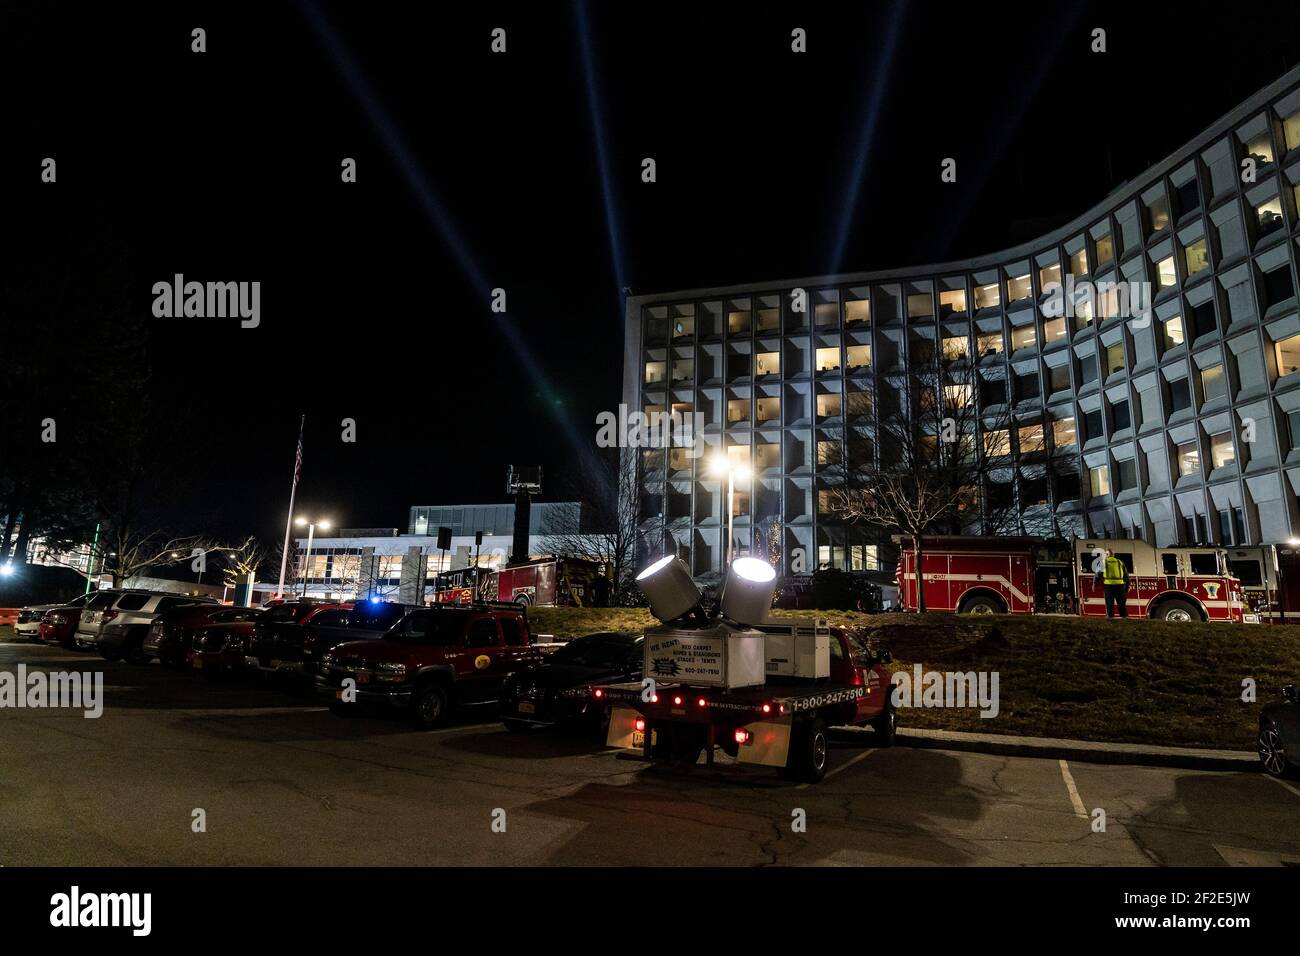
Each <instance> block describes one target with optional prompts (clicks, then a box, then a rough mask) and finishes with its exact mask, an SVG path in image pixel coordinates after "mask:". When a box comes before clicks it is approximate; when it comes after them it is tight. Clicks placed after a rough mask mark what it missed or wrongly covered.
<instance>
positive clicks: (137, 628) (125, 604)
mask: <svg viewBox="0 0 1300 956" xmlns="http://www.w3.org/2000/svg"><path fill="white" fill-rule="evenodd" d="M193 604H202V605H206V606H210V607H211V608H212V609H213V610H214V611H215V610H219V609H220V608H221V604H220V603H219V602H218V601H217V599H216V598H210V597H192V596H190V595H188V594H164V593H159V592H150V591H128V592H127V593H126V594H123V595H122V596H121V597H120V598H118V599H117V603H115V604H114V605H113V607H112V609H111V610H108V611H105V612H104V614H105V615H107V616H106V617H105V618H104V620H103V621H102V626H101V628H100V632H99V641H98V644H99V653H100V656H102V657H103V658H104V660H107V661H115V660H117V659H118V658H121V657H125V658H126V659H127V660H128V661H130V662H131V663H133V664H147V663H148V662H149V658H148V657H146V656H145V655H144V639H145V637H146V636H148V634H149V627H150V626H151V625H152V624H153V622H154V619H155V618H157V617H158V615H160V614H163V613H164V612H166V611H170V610H171V609H172V608H177V607H186V606H188V605H193Z"/></svg>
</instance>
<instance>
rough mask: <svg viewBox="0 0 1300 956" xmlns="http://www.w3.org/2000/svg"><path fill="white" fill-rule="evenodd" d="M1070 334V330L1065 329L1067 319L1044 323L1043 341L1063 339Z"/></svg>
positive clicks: (1050, 320)
mask: <svg viewBox="0 0 1300 956" xmlns="http://www.w3.org/2000/svg"><path fill="white" fill-rule="evenodd" d="M1068 334H1069V330H1068V329H1067V328H1066V327H1065V319H1049V320H1048V321H1046V322H1044V323H1043V339H1044V340H1045V341H1047V342H1055V341H1056V340H1057V339H1063V338H1065V337H1066V335H1068Z"/></svg>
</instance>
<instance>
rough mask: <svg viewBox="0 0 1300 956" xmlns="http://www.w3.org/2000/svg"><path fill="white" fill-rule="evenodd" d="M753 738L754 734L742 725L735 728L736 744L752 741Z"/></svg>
mask: <svg viewBox="0 0 1300 956" xmlns="http://www.w3.org/2000/svg"><path fill="white" fill-rule="evenodd" d="M753 739H754V735H753V734H751V733H750V732H749V731H748V730H746V729H745V728H744V727H737V728H736V743H738V744H747V743H750V742H752V741H753Z"/></svg>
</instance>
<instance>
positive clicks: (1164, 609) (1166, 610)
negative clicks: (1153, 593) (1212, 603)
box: [1156, 598, 1201, 624]
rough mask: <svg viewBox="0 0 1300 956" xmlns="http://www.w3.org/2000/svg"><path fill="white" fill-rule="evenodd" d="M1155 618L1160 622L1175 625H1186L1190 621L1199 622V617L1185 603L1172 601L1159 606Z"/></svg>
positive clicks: (1191, 607)
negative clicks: (1168, 622)
mask: <svg viewBox="0 0 1300 956" xmlns="http://www.w3.org/2000/svg"><path fill="white" fill-rule="evenodd" d="M1156 617H1157V618H1158V619H1159V620H1161V621H1172V622H1173V623H1175V624H1187V623H1189V622H1191V621H1199V620H1200V619H1201V615H1200V614H1199V613H1198V612H1197V610H1196V608H1195V607H1193V606H1192V605H1191V604H1189V603H1188V602H1186V601H1180V600H1178V599H1176V598H1175V599H1174V600H1172V601H1168V602H1166V603H1164V604H1162V605H1160V610H1159V611H1157V612H1156Z"/></svg>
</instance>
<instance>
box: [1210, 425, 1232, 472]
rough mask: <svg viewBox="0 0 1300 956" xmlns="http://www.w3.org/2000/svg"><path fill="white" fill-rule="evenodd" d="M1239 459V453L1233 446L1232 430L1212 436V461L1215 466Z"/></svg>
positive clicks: (1220, 466)
mask: <svg viewBox="0 0 1300 956" xmlns="http://www.w3.org/2000/svg"><path fill="white" fill-rule="evenodd" d="M1236 460H1237V453H1236V451H1234V450H1233V447H1232V432H1220V433H1219V434H1217V435H1211V436H1210V461H1211V463H1212V465H1213V467H1215V468H1222V467H1223V466H1224V465H1231V464H1232V463H1233V462H1234V461H1236Z"/></svg>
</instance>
